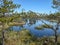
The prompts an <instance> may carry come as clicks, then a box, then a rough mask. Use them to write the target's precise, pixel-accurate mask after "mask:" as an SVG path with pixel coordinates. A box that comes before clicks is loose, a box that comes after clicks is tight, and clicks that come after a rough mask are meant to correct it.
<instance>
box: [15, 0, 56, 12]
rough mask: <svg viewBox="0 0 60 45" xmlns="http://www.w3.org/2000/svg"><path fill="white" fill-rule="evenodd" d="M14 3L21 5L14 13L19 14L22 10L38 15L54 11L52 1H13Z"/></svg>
mask: <svg viewBox="0 0 60 45" xmlns="http://www.w3.org/2000/svg"><path fill="white" fill-rule="evenodd" d="M14 3H17V4H21V7H20V8H19V9H16V11H18V12H21V10H22V8H23V9H25V11H28V10H32V11H34V12H39V13H50V11H51V12H52V13H53V12H55V9H53V8H52V7H51V6H52V0H14Z"/></svg>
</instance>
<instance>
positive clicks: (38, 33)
mask: <svg viewBox="0 0 60 45" xmlns="http://www.w3.org/2000/svg"><path fill="white" fill-rule="evenodd" d="M43 21H44V22H45V23H47V24H50V25H53V26H55V25H56V23H52V22H49V21H46V20H43ZM31 22H32V23H31ZM42 24H44V23H42V22H41V20H34V21H33V20H29V19H28V20H26V24H24V25H22V26H11V27H10V28H9V29H10V30H15V31H19V30H21V29H23V28H24V29H27V30H29V31H30V32H31V34H33V35H35V36H38V37H43V36H53V35H54V31H53V30H52V29H46V28H44V29H42V30H38V29H35V27H36V26H41V25H42ZM57 32H58V34H60V30H58V31H57Z"/></svg>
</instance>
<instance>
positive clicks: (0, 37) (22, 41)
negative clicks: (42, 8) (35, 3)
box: [0, 0, 60, 45]
mask: <svg viewBox="0 0 60 45" xmlns="http://www.w3.org/2000/svg"><path fill="white" fill-rule="evenodd" d="M52 1H53V6H52V7H53V8H55V9H57V10H59V9H60V1H59V0H52ZM20 6H21V5H20V4H14V3H13V1H12V0H0V45H60V36H58V35H57V30H58V29H59V25H60V10H59V11H58V12H56V13H53V14H52V13H50V14H41V13H36V12H33V11H31V10H29V11H28V12H25V11H24V10H22V12H20V13H18V12H15V13H14V10H15V9H16V8H19V7H20ZM25 19H30V21H31V20H33V21H34V20H36V19H38V20H41V19H43V20H48V21H50V22H56V23H57V25H56V27H55V28H53V26H52V25H48V24H46V23H45V22H44V21H43V20H41V21H42V23H44V25H41V26H38V27H35V28H36V29H38V30H41V29H43V28H50V29H52V30H53V31H54V32H55V35H54V36H50V37H36V36H34V35H32V34H31V33H30V31H29V30H27V29H22V30H20V31H14V30H6V29H7V28H9V27H11V26H14V25H16V26H17V25H19V26H21V25H24V24H25V23H26V20H25ZM33 21H31V22H30V24H32V23H34V22H35V21H34V22H33Z"/></svg>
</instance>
